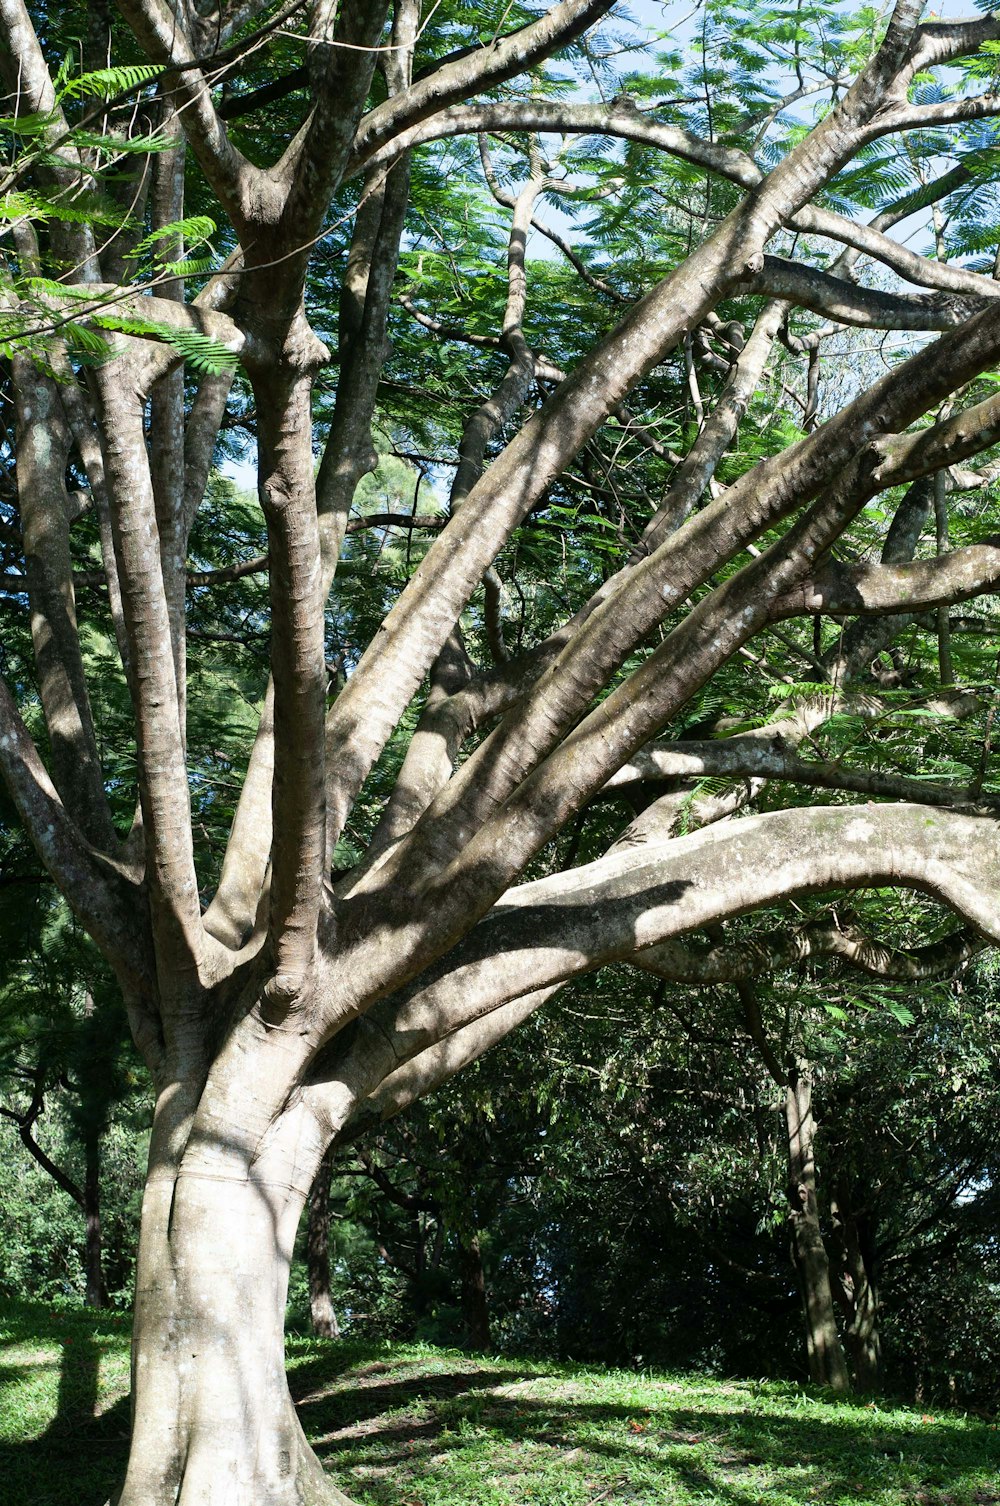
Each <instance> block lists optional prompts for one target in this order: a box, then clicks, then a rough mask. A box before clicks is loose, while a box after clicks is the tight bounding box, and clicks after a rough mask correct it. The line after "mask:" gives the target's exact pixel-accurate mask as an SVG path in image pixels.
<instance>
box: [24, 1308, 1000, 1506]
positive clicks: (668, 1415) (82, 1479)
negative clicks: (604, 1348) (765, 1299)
mask: <svg viewBox="0 0 1000 1506" xmlns="http://www.w3.org/2000/svg"><path fill="white" fill-rule="evenodd" d="M288 1351H289V1371H290V1376H291V1385H292V1390H293V1393H294V1394H295V1396H296V1399H297V1400H298V1402H299V1408H300V1415H301V1417H302V1422H303V1425H304V1427H305V1430H306V1433H307V1434H308V1436H309V1438H310V1439H311V1440H312V1442H313V1444H314V1446H315V1447H316V1449H317V1450H318V1452H319V1454H320V1456H321V1458H322V1459H323V1461H324V1463H325V1464H326V1466H327V1468H329V1469H331V1470H332V1471H334V1472H335V1473H336V1474H337V1476H338V1477H339V1479H340V1480H341V1483H342V1484H343V1486H344V1488H345V1489H346V1490H347V1491H348V1493H349V1494H350V1495H352V1496H353V1497H354V1499H355V1500H357V1501H358V1502H359V1503H366V1506H596V1503H598V1502H604V1501H608V1502H615V1503H619V1502H635V1503H650V1506H652V1503H659V1506H694V1503H705V1502H721V1503H725V1506H808V1503H812V1502H819V1503H824V1506H840V1503H844V1506H846V1503H852V1506H858V1503H871V1506H1000V1433H998V1432H997V1428H996V1424H995V1423H991V1422H989V1421H985V1420H983V1419H980V1418H976V1417H967V1416H965V1415H963V1414H961V1413H950V1412H936V1413H935V1414H934V1415H928V1414H926V1413H921V1412H919V1411H913V1410H911V1409H908V1408H903V1407H895V1406H891V1405H889V1404H888V1403H886V1404H883V1403H881V1402H879V1403H878V1404H876V1405H872V1404H865V1403H863V1402H832V1401H830V1400H828V1399H826V1398H824V1397H823V1396H821V1395H819V1394H817V1393H814V1392H811V1391H809V1390H807V1389H805V1388H803V1387H800V1386H796V1385H792V1384H782V1383H777V1382H773V1381H772V1382H758V1381H753V1380H740V1381H734V1380H714V1379H709V1378H706V1377H703V1376H691V1375H677V1376H670V1375H663V1374H652V1375H645V1374H644V1375H635V1374H632V1373H628V1372H624V1371H605V1370H600V1369H596V1368H591V1367H581V1366H576V1365H558V1364H551V1363H547V1362H540V1361H534V1360H515V1359H496V1358H492V1357H489V1358H482V1357H479V1358H475V1357H471V1356H469V1355H466V1354H461V1353H456V1352H453V1351H446V1350H440V1349H432V1348H430V1347H428V1346H425V1345H421V1346H414V1345H402V1344H395V1345H366V1346H361V1345H356V1344H323V1343H319V1342H317V1341H313V1340H309V1339H303V1338H298V1337H292V1338H290V1339H289V1344H288ZM127 1388H128V1325H127V1320H126V1319H124V1318H122V1317H118V1316H108V1317H101V1316H91V1315H89V1314H85V1313H79V1312H71V1313H53V1312H51V1311H50V1310H49V1309H47V1308H44V1307H39V1306H35V1305H30V1304H17V1305H14V1306H10V1305H8V1306H5V1307H3V1308H0V1499H2V1500H3V1501H4V1502H6V1501H10V1502H11V1503H12V1506H13V1503H21V1502H25V1503H29V1502H30V1503H32V1506H70V1503H72V1506H102V1503H103V1502H104V1501H105V1500H106V1499H107V1496H108V1494H109V1492H110V1490H111V1488H112V1486H113V1485H114V1483H115V1481H116V1479H118V1478H120V1475H121V1471H122V1467H123V1464H124V1460H125V1455H126V1451H127V1446H128V1445H127V1427H128V1399H127ZM261 1506H265V1503H261Z"/></svg>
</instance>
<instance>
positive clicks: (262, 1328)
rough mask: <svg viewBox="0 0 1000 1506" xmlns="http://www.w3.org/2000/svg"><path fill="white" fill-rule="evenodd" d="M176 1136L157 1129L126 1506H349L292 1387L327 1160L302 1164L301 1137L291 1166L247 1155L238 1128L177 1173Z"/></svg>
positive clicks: (142, 1256)
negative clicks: (304, 1244)
mask: <svg viewBox="0 0 1000 1506" xmlns="http://www.w3.org/2000/svg"><path fill="white" fill-rule="evenodd" d="M164 1097H166V1095H164ZM162 1106H163V1100H162V1099H161V1107H162ZM168 1114H169V1104H168V1105H167V1110H166V1113H164V1115H163V1117H164V1118H166V1117H167V1116H168ZM292 1128H293V1129H294V1128H295V1126H292ZM170 1138H171V1137H170V1134H169V1132H168V1131H167V1130H165V1129H163V1128H162V1127H161V1128H159V1129H157V1128H154V1136H153V1145H152V1147H151V1151H150V1172H149V1177H148V1180H147V1184H146V1191H145V1196H144V1198H143V1210H142V1228H141V1235H140V1245H139V1262H138V1269H137V1275H136V1303H135V1321H134V1329H133V1342H132V1405H133V1429H132V1447H131V1452H130V1455H129V1462H128V1469H127V1473H126V1477H125V1482H124V1485H123V1487H122V1490H121V1494H120V1497H119V1498H118V1501H117V1503H116V1506H351V1503H350V1502H349V1501H348V1498H347V1497H346V1496H345V1495H343V1494H342V1493H341V1492H340V1491H339V1490H338V1489H337V1487H336V1486H335V1485H334V1484H333V1482H332V1481H331V1480H329V1479H328V1478H327V1476H326V1475H325V1474H324V1472H323V1467H322V1465H321V1464H320V1461H319V1460H318V1459H317V1457H316V1455H315V1454H314V1453H313V1451H312V1449H311V1447H310V1446H309V1444H308V1442H307V1440H306V1437H305V1434H304V1433H303V1431H302V1427H301V1425H300V1423H299V1420H298V1417H297V1416H296V1413H295V1408H294V1405H293V1403H292V1399H291V1396H290V1394H289V1391H288V1385H287V1381H286V1376H285V1355H284V1319H285V1303H286V1299H287V1293H288V1275H289V1268H290V1263H291V1253H292V1246H293V1244H294V1240H295V1231H296V1226H297V1223H298V1220H299V1215H300V1213H301V1211H302V1207H303V1204H304V1202H305V1197H306V1193H307V1191H308V1188H309V1185H310V1183H311V1181H312V1179H313V1175H314V1172H315V1170H316V1167H317V1163H318V1161H319V1155H318V1154H316V1155H315V1158H313V1157H312V1153H311V1151H310V1150H308V1149H307V1150H306V1152H303V1149H302V1138H303V1137H302V1136H301V1133H300V1134H299V1137H298V1140H297V1141H296V1142H295V1143H293V1145H292V1151H291V1154H287V1155H286V1154H280V1155H276V1154H273V1153H272V1152H271V1151H267V1150H262V1148H261V1144H260V1143H259V1142H258V1144H256V1145H255V1146H254V1148H253V1150H252V1151H251V1152H250V1153H249V1154H247V1153H246V1152H245V1151H244V1149H243V1146H242V1145H241V1143H240V1142H241V1140H243V1135H242V1133H241V1126H239V1125H236V1124H234V1125H233V1126H232V1132H231V1138H230V1139H228V1140H227V1142H226V1144H224V1145H223V1144H221V1143H220V1144H217V1145H215V1146H211V1147H207V1148H206V1145H205V1144H203V1145H202V1146H200V1147H199V1146H197V1145H195V1136H194V1135H192V1136H191V1139H190V1141H189V1145H188V1149H187V1151H186V1153H185V1155H184V1157H183V1160H182V1161H181V1164H180V1167H179V1168H176V1167H174V1166H171V1164H170V1154H169V1141H170ZM178 1138H180V1137H179V1136H178ZM249 1140H250V1136H249V1135H247V1136H246V1143H249ZM294 1140H295V1137H294V1136H293V1141H294ZM192 1147H193V1149H192ZM233 1147H236V1149H235V1150H234V1149H233Z"/></svg>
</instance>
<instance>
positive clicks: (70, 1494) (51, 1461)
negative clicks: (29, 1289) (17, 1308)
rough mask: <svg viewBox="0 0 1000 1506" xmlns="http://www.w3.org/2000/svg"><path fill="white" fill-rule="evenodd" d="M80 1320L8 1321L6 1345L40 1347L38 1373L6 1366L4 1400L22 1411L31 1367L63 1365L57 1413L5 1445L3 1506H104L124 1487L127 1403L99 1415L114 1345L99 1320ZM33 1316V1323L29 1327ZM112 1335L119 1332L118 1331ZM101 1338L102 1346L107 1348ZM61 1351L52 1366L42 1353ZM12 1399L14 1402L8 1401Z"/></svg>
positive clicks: (1, 1372)
mask: <svg viewBox="0 0 1000 1506" xmlns="http://www.w3.org/2000/svg"><path fill="white" fill-rule="evenodd" d="M81 1317H83V1315H80V1314H76V1313H73V1314H66V1315H59V1314H46V1319H47V1321H45V1320H43V1321H42V1322H41V1323H39V1322H38V1319H37V1315H36V1314H34V1313H32V1314H31V1315H30V1316H28V1317H24V1316H21V1315H19V1316H18V1317H17V1318H16V1319H15V1320H14V1321H7V1322H6V1323H5V1328H6V1341H5V1348H6V1345H7V1344H11V1343H13V1344H16V1343H20V1342H26V1341H31V1342H33V1343H34V1344H36V1345H37V1344H38V1343H39V1341H41V1342H42V1343H43V1344H44V1346H45V1348H44V1350H43V1355H41V1356H40V1357H39V1361H38V1365H37V1367H31V1366H30V1365H23V1364H22V1365H17V1366H13V1365H10V1364H7V1363H2V1362H0V1396H3V1397H4V1398H5V1400H4V1410H5V1416H4V1421H5V1422H7V1421H8V1416H7V1415H6V1409H7V1407H8V1406H11V1407H14V1408H16V1407H17V1405H18V1399H17V1387H18V1383H21V1382H24V1381H25V1378H26V1374H27V1373H28V1372H29V1371H30V1370H31V1369H32V1368H35V1369H36V1374H37V1373H38V1372H43V1371H44V1369H45V1368H52V1367H53V1366H54V1364H55V1365H58V1370H59V1375H58V1381H57V1387H56V1398H55V1412H54V1415H53V1417H52V1420H51V1422H50V1423H49V1425H48V1427H47V1428H46V1429H45V1431H44V1433H42V1434H40V1436H38V1437H37V1438H31V1439H26V1440H25V1441H24V1442H21V1443H17V1444H10V1443H8V1444H2V1443H0V1500H3V1501H10V1502H11V1503H12V1506H13V1503H15V1502H17V1503H21V1502H24V1503H25V1506H28V1503H30V1506H92V1503H93V1506H100V1503H102V1502H104V1501H106V1500H107V1499H108V1497H109V1496H110V1494H111V1491H112V1490H113V1489H114V1488H115V1486H116V1485H117V1484H118V1483H119V1481H120V1479H121V1476H122V1474H123V1473H124V1468H125V1460H126V1457H127V1455H128V1423H129V1406H128V1398H127V1397H123V1398H122V1399H121V1400H120V1401H117V1402H115V1403H114V1404H113V1405H112V1406H110V1407H109V1408H108V1409H107V1410H106V1411H104V1412H102V1413H101V1415H100V1416H98V1415H96V1414H97V1403H98V1380H99V1374H100V1363H101V1353H102V1349H103V1348H104V1347H105V1344H106V1342H107V1339H108V1330H107V1328H106V1329H105V1332H104V1334H103V1335H102V1333H101V1328H102V1327H104V1325H102V1324H100V1322H99V1320H98V1321H95V1320H94V1319H93V1318H91V1317H89V1315H88V1316H87V1317H84V1318H83V1321H81ZM31 1318H34V1319H35V1322H34V1323H33V1324H32V1323H31ZM112 1331H113V1330H112ZM102 1339H103V1342H102ZM53 1350H54V1351H55V1352H56V1354H57V1356H58V1358H57V1359H56V1360H55V1361H54V1362H53V1361H52V1360H51V1359H47V1358H44V1357H43V1356H44V1355H47V1354H50V1353H51V1352H52V1351H53ZM7 1398H13V1400H10V1401H9V1400H7Z"/></svg>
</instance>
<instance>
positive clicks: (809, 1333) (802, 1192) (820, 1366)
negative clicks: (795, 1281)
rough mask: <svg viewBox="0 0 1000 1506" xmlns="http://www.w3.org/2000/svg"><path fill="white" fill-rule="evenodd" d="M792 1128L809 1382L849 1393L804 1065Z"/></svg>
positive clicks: (792, 1089)
mask: <svg viewBox="0 0 1000 1506" xmlns="http://www.w3.org/2000/svg"><path fill="white" fill-rule="evenodd" d="M785 1120H786V1124H787V1127H788V1203H789V1224H790V1225H791V1235H792V1259H793V1261H794V1264H795V1269H796V1272H797V1274H798V1278H799V1290H800V1292H801V1294H802V1309H803V1314H804V1316H805V1324H806V1349H807V1353H808V1357H809V1379H810V1380H811V1381H813V1382H814V1383H815V1384H816V1385H819V1386H828V1387H829V1388H830V1390H832V1391H849V1390H850V1389H851V1383H850V1378H849V1376H848V1373H847V1363H846V1360H845V1358H844V1349H843V1345H842V1344H841V1342H840V1335H839V1334H838V1332H837V1320H836V1315H835V1313H834V1307H833V1292H832V1289H831V1286H830V1261H829V1257H828V1256H827V1252H826V1246H825V1245H824V1243H823V1232H822V1229H821V1228H820V1222H819V1205H818V1203H817V1201H816V1161H815V1153H814V1141H815V1136H816V1121H815V1120H814V1118H813V1111H812V1077H811V1075H810V1073H809V1071H808V1069H806V1068H804V1067H803V1066H801V1065H798V1064H797V1065H796V1066H794V1067H792V1068H791V1070H790V1071H789V1074H788V1085H787V1088H786V1091H785Z"/></svg>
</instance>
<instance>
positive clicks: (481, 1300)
mask: <svg viewBox="0 0 1000 1506" xmlns="http://www.w3.org/2000/svg"><path fill="white" fill-rule="evenodd" d="M460 1249H461V1263H462V1316H463V1318H464V1320H465V1334H466V1341H467V1343H468V1345H469V1347H470V1349H484V1350H486V1349H492V1348H493V1338H492V1335H491V1333H490V1310H489V1305H488V1304H487V1301H486V1276H485V1273H484V1271H483V1252H482V1249H481V1248H480V1244H479V1235H478V1234H471V1235H462V1236H461V1240H460Z"/></svg>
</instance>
